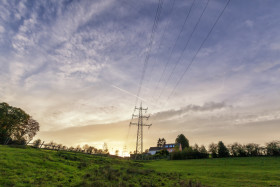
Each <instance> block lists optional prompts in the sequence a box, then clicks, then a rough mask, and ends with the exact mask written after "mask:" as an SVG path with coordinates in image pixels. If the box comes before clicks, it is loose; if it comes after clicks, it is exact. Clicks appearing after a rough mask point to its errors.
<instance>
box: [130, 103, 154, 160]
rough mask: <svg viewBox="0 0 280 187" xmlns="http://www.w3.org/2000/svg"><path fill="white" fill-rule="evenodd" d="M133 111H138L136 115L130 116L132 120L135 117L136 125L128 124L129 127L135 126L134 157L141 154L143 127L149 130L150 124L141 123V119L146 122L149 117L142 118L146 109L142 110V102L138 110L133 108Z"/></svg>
mask: <svg viewBox="0 0 280 187" xmlns="http://www.w3.org/2000/svg"><path fill="white" fill-rule="evenodd" d="M135 110H138V115H135V114H132V119H133V118H134V117H137V118H138V122H137V123H132V122H130V124H129V125H137V140H136V155H137V154H141V153H143V126H148V127H149V128H150V126H151V125H152V124H144V123H143V119H146V120H148V119H149V117H150V116H143V111H145V113H147V110H148V108H142V102H141V104H140V107H139V108H137V107H135ZM135 110H134V111H135Z"/></svg>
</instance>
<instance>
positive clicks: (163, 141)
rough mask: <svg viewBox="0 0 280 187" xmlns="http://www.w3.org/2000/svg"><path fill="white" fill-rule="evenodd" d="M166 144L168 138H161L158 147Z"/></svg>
mask: <svg viewBox="0 0 280 187" xmlns="http://www.w3.org/2000/svg"><path fill="white" fill-rule="evenodd" d="M165 144H166V140H165V139H164V138H162V139H161V138H159V139H158V141H157V147H164V145H165Z"/></svg>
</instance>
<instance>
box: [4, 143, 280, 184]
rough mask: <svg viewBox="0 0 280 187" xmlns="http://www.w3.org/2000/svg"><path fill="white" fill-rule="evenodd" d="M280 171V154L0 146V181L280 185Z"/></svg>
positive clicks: (7, 182)
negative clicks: (193, 156)
mask: <svg viewBox="0 0 280 187" xmlns="http://www.w3.org/2000/svg"><path fill="white" fill-rule="evenodd" d="M279 174H280V158H279V157H278V158H272V157H256V158H227V159H202V160H182V161H167V160H160V161H147V162H134V161H129V160H123V159H118V158H110V157H104V156H103V157H101V156H94V155H87V154H82V153H74V152H64V151H52V150H44V149H33V148H29V147H25V148H16V147H8V146H0V186H140V185H141V186H188V185H189V180H191V181H200V182H202V184H203V185H206V186H277V185H280V175H279Z"/></svg>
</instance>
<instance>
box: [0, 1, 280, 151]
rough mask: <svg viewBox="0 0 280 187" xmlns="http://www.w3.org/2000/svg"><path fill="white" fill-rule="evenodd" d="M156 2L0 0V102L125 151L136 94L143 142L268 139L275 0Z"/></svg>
mask: <svg viewBox="0 0 280 187" xmlns="http://www.w3.org/2000/svg"><path fill="white" fill-rule="evenodd" d="M160 2H162V4H159V1H156V0H153V1H151V0H143V1H136V0H95V1H86V0H83V1H35V0H34V1H31V0H30V1H28V0H27V1H24V0H23V1H8V0H6V1H5V0H3V1H1V2H0V102H7V103H9V104H10V105H12V106H16V107H20V108H22V109H24V110H25V111H26V112H27V113H29V114H31V115H32V116H33V118H34V119H35V120H37V121H38V122H39V123H40V126H41V130H40V133H39V134H38V136H37V137H38V138H41V139H43V140H45V141H50V140H54V141H56V142H60V143H63V144H66V145H77V144H85V143H88V144H91V145H96V146H102V144H103V142H107V143H108V145H109V147H110V149H111V150H113V149H116V148H117V149H122V148H123V146H124V145H126V146H127V149H129V150H133V149H135V142H136V127H135V126H131V127H129V121H130V119H131V115H132V113H133V111H134V110H133V109H134V106H135V103H136V101H137V105H139V104H140V101H142V103H143V106H145V107H148V108H149V110H148V113H147V114H151V118H150V120H149V121H148V123H152V124H153V125H152V127H151V128H150V129H148V128H147V129H145V131H144V138H145V139H144V148H148V147H149V146H153V145H155V144H156V141H157V139H158V138H159V137H164V138H165V139H167V142H168V143H172V142H174V140H175V138H176V136H177V135H178V134H180V133H183V134H185V135H186V137H188V138H189V140H190V143H191V144H194V143H198V144H204V145H208V144H209V143H211V142H217V141H218V140H223V141H224V142H225V143H232V142H235V141H238V142H240V143H248V142H256V143H259V144H264V143H265V142H268V141H270V140H276V139H278V140H279V133H277V132H279V130H280V102H279V100H280V81H279V80H280V12H279V9H280V2H279V1H278V0H268V1H262V0H259V1H258V0H248V1H243V0H231V1H230V3H229V4H228V6H227V7H226V9H225V10H224V8H225V6H226V4H227V2H228V1H227V0H209V1H208V0H188V1H179V0H163V1H160ZM223 10H224V12H223ZM221 13H222V14H221ZM156 17H157V19H155V18H156ZM155 20H157V22H155ZM213 26H214V27H213ZM147 57H149V58H147ZM145 59H146V60H145ZM142 76H143V77H144V78H143V79H141V77H142ZM141 80H142V81H141ZM141 82H142V83H141ZM139 87H141V90H140V92H138V90H139ZM138 93H139V94H138ZM137 96H138V97H137ZM136 98H138V99H136Z"/></svg>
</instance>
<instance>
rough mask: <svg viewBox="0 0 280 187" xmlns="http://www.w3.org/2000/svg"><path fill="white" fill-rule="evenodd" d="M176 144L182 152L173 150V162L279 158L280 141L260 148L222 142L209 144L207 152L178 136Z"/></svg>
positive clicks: (257, 145) (203, 147)
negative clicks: (261, 157)
mask: <svg viewBox="0 0 280 187" xmlns="http://www.w3.org/2000/svg"><path fill="white" fill-rule="evenodd" d="M175 141H176V143H180V144H181V146H182V151H180V150H179V149H178V147H177V148H175V151H174V152H172V153H171V154H170V158H171V159H173V160H180V159H198V158H224V157H253V156H280V141H271V142H268V143H266V144H265V146H263V147H262V146H260V145H259V144H255V143H248V144H240V143H237V142H235V143H233V144H229V145H227V146H226V145H225V144H224V143H223V142H222V141H219V142H218V143H211V144H210V145H209V146H208V150H207V149H206V148H205V146H204V145H201V146H198V145H197V144H195V145H194V146H190V145H189V141H188V139H187V138H186V137H185V136H184V135H183V134H180V135H178V137H177V138H176V140H175Z"/></svg>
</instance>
